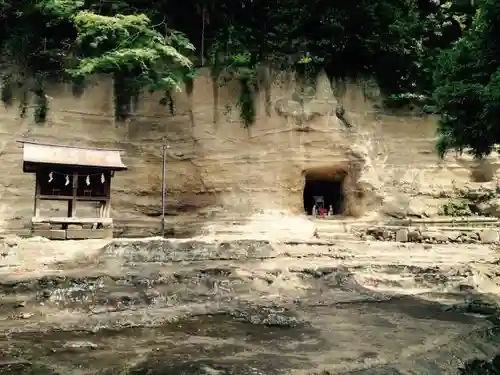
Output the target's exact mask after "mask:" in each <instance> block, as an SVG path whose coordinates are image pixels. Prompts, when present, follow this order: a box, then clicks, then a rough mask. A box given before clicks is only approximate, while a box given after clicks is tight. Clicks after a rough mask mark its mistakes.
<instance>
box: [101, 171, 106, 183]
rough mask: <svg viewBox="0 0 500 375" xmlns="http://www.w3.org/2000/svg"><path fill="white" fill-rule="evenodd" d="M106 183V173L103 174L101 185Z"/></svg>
mask: <svg viewBox="0 0 500 375" xmlns="http://www.w3.org/2000/svg"><path fill="white" fill-rule="evenodd" d="M105 182H106V178H105V177H104V173H101V184H104V183H105Z"/></svg>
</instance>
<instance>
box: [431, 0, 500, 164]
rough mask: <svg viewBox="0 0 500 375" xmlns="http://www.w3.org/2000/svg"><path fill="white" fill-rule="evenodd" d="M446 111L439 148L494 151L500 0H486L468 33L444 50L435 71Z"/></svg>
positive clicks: (499, 91) (499, 134)
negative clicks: (499, 0)
mask: <svg viewBox="0 0 500 375" xmlns="http://www.w3.org/2000/svg"><path fill="white" fill-rule="evenodd" d="M434 79H435V83H436V91H435V98H436V102H437V105H438V110H439V112H440V113H441V120H440V125H439V133H440V140H439V142H438V152H439V153H440V154H441V155H444V154H445V153H446V151H447V150H449V149H457V150H459V151H462V150H469V149H470V151H471V152H473V153H474V154H475V155H476V156H478V157H480V156H484V155H487V154H489V153H490V152H491V151H492V150H493V148H494V147H495V145H496V144H497V143H498V142H499V141H500V126H499V125H498V118H500V117H499V116H500V3H499V2H498V1H494V0H484V1H482V2H481V4H480V6H479V8H478V10H477V12H476V14H475V17H474V20H473V22H472V26H471V28H470V29H469V31H468V33H467V34H466V35H465V36H464V37H463V38H462V39H460V40H459V41H458V42H456V43H455V44H454V45H453V47H452V48H450V49H448V50H446V51H444V52H443V53H442V54H441V55H440V57H439V60H438V64H437V68H436V71H435V74H434Z"/></svg>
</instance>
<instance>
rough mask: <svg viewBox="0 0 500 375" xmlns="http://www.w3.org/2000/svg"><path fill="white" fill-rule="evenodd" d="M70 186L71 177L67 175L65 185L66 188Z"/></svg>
mask: <svg viewBox="0 0 500 375" xmlns="http://www.w3.org/2000/svg"><path fill="white" fill-rule="evenodd" d="M68 185H69V176H68V175H66V182H65V183H64V186H68Z"/></svg>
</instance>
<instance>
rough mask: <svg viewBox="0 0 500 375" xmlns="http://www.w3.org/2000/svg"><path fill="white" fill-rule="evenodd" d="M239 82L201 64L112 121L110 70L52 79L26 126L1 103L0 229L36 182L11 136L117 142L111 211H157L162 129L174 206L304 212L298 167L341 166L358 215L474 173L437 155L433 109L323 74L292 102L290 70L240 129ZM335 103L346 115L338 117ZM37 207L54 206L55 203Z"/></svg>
mask: <svg viewBox="0 0 500 375" xmlns="http://www.w3.org/2000/svg"><path fill="white" fill-rule="evenodd" d="M236 87H237V86H231V85H229V86H228V87H223V88H219V89H218V90H217V91H216V92H215V91H214V85H213V82H212V80H211V79H210V77H209V74H208V72H206V71H202V74H201V76H200V77H199V78H198V79H197V80H196V81H195V83H194V89H193V91H192V94H191V95H187V94H186V93H183V92H180V93H175V95H174V103H175V114H174V115H171V114H169V111H168V110H167V109H166V108H165V107H164V106H162V105H160V104H159V100H158V97H155V96H150V95H144V96H143V97H142V98H141V99H140V100H139V103H138V105H137V108H136V115H135V116H134V117H133V118H131V119H129V120H127V121H125V122H121V123H120V122H116V121H115V120H114V117H113V113H114V101H113V85H112V84H111V82H110V81H109V80H107V79H99V80H95V81H94V82H93V83H92V84H90V85H89V87H87V88H86V90H85V91H84V92H83V93H82V94H81V95H80V96H78V97H75V96H74V95H73V93H72V89H71V87H70V86H69V85H60V86H55V87H52V88H51V89H50V90H49V91H48V92H49V96H50V112H49V119H48V121H47V123H46V124H45V125H36V124H34V122H33V120H32V117H31V116H29V115H28V116H27V117H26V118H25V119H21V118H20V117H19V113H18V109H17V106H13V107H2V108H0V132H1V133H0V157H1V160H2V163H1V174H2V179H1V181H0V184H1V186H0V188H1V189H0V204H1V205H0V219H1V220H3V221H4V227H7V226H11V225H14V224H15V223H19V222H21V221H23V220H26V219H29V218H30V217H31V216H32V207H33V203H32V198H33V192H34V186H33V185H34V181H33V178H32V176H31V175H27V174H23V173H22V168H21V161H22V160H21V159H22V155H21V146H20V145H19V144H18V143H16V141H17V140H35V141H40V142H50V143H61V144H70V145H71V144H74V145H87V146H96V147H113V148H122V149H123V150H124V156H123V160H124V162H125V164H127V165H128V167H129V171H127V172H123V173H118V174H117V176H116V177H115V179H114V180H113V184H112V199H113V211H112V216H113V217H117V218H122V219H141V218H147V217H151V216H155V215H158V213H159V211H160V207H161V144H162V139H163V137H165V139H166V141H167V143H168V144H169V146H170V148H169V150H168V161H167V163H168V164H167V194H168V197H167V203H168V212H169V214H171V215H181V216H182V215H193V214H196V215H202V214H207V213H209V212H211V211H226V212H233V213H239V214H242V215H247V214H251V213H258V212H262V211H266V210H276V211H280V212H286V213H294V214H301V213H303V201H302V194H303V188H304V176H305V174H307V173H313V172H314V171H316V173H322V172H321V171H322V170H323V172H325V173H328V171H330V172H331V171H332V170H335V169H337V170H338V169H342V170H344V171H346V172H347V173H348V176H350V178H351V180H350V181H348V183H346V185H347V186H348V187H349V189H347V190H348V191H347V195H349V194H351V196H350V197H348V198H349V199H348V202H347V206H348V207H346V208H347V213H348V214H352V215H355V216H362V215H367V214H368V213H370V212H373V211H374V210H375V211H376V210H377V209H378V208H379V207H380V204H381V201H382V199H383V198H384V197H385V196H387V195H390V196H396V195H397V194H399V193H405V194H408V193H410V194H417V193H418V194H420V195H424V196H425V195H426V194H428V195H429V197H430V196H431V195H432V194H431V193H433V192H435V191H436V190H440V189H441V190H443V189H444V190H446V189H449V188H450V187H451V186H452V185H454V184H457V183H464V182H466V181H469V180H470V178H471V177H470V165H471V162H467V161H465V162H462V163H459V162H457V159H456V158H454V157H453V155H452V156H451V157H450V158H449V159H448V160H445V161H443V162H439V161H438V158H437V156H436V155H435V153H434V139H435V132H436V123H437V119H436V118H435V117H433V116H426V115H412V114H408V113H400V114H393V113H392V114H391V113H388V112H387V111H384V110H381V109H377V108H380V106H376V104H380V103H378V102H379V98H377V97H376V95H373V94H372V95H368V96H369V98H368V97H367V93H366V90H364V89H363V85H362V84H360V83H349V84H347V85H346V86H345V87H344V90H343V92H342V93H341V94H339V93H338V92H337V95H336V96H335V95H334V94H333V90H332V87H331V85H330V83H329V82H328V80H327V78H326V77H324V76H320V77H319V78H318V82H317V87H316V88H315V89H314V90H312V94H310V95H309V97H307V98H306V100H304V105H303V106H300V105H299V102H298V101H297V92H299V90H298V87H299V85H298V84H297V83H296V82H295V81H294V80H293V79H290V77H285V78H282V79H279V80H276V82H274V83H273V84H272V85H271V88H270V91H269V92H268V94H270V95H267V98H268V99H269V97H270V101H269V100H267V101H266V94H265V93H263V92H262V93H260V94H258V97H257V98H256V105H257V121H256V123H255V124H254V125H251V126H250V127H249V128H245V127H244V126H242V123H241V121H240V120H239V115H238V110H237V109H236V108H235V105H236V104H235V103H236V101H237V92H236V91H235V90H236ZM300 92H303V90H302V91H300ZM214 97H216V98H214ZM215 99H216V100H215ZM339 104H342V105H343V108H344V109H345V114H346V116H347V117H348V118H349V123H346V122H345V121H341V120H339V116H337V115H336V110H338V108H340V107H339ZM229 109H231V110H229ZM337 114H338V113H337ZM490 179H491V176H490ZM43 209H44V208H43V207H42V210H43ZM45 209H46V210H49V211H50V210H52V212H53V213H54V212H56V211H55V210H57V207H56V206H55V205H51V206H50V207H49V206H47V207H46V208H45ZM47 212H48V211H47Z"/></svg>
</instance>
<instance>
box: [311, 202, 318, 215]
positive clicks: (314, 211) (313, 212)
mask: <svg viewBox="0 0 500 375" xmlns="http://www.w3.org/2000/svg"><path fill="white" fill-rule="evenodd" d="M312 215H313V216H318V208H317V207H316V205H314V206H313V208H312Z"/></svg>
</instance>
